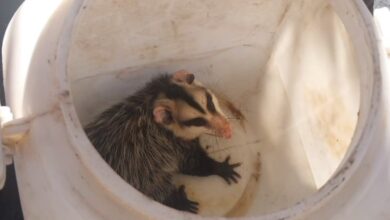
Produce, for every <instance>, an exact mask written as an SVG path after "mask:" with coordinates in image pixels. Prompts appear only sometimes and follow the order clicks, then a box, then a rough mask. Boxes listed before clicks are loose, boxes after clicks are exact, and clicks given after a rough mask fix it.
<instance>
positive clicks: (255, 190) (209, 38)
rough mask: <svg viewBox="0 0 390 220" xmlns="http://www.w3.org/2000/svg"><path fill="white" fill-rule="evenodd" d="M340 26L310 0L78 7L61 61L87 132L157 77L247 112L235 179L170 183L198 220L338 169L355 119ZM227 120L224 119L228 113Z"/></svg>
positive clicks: (347, 48)
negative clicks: (178, 74) (180, 80)
mask: <svg viewBox="0 0 390 220" xmlns="http://www.w3.org/2000/svg"><path fill="white" fill-rule="evenodd" d="M349 37H350V36H349V34H348V33H347V31H346V30H345V28H344V25H343V23H342V22H341V20H340V19H339V17H338V16H337V14H336V13H335V11H334V9H333V8H332V7H331V6H330V5H328V3H327V1H319V0H318V1H317V0H314V1H313V0H294V1H288V0H243V1H235V0H225V1H223V2H221V1H212V0H202V1H197V0H181V1H171V0H160V1H153V0H142V1H141V0H132V1H129V0H93V1H85V3H84V6H83V7H82V8H81V10H80V12H79V15H78V18H77V19H76V23H75V26H74V29H73V33H72V44H71V48H70V53H69V60H68V75H69V77H70V83H71V89H72V96H73V99H74V103H75V107H76V110H77V113H78V116H79V119H80V121H81V123H82V124H86V123H88V122H90V121H91V120H92V119H93V118H94V117H95V116H96V115H97V114H98V113H100V112H102V111H103V110H105V109H106V108H107V107H109V106H110V105H112V104H114V103H116V102H118V101H120V100H121V99H123V98H125V97H127V96H129V95H131V94H132V93H134V92H135V91H137V90H138V89H140V88H142V86H143V85H144V84H145V83H146V82H148V80H150V79H151V78H152V77H153V76H155V75H157V74H160V73H173V72H175V71H177V70H180V69H186V70H188V71H190V72H193V73H194V74H195V76H196V78H197V79H198V80H199V81H201V82H202V83H203V84H204V85H205V86H206V87H208V88H210V89H212V90H213V91H214V92H215V93H217V94H221V95H223V96H224V97H226V98H227V99H229V100H230V101H231V102H232V103H233V104H234V105H235V106H236V107H237V108H238V109H240V111H241V112H242V113H243V114H244V116H245V118H246V120H245V122H244V126H242V125H241V124H240V121H238V120H236V119H235V118H234V116H231V117H230V118H231V123H232V124H233V130H234V135H233V138H232V139H231V140H228V141H226V140H222V139H217V138H210V137H205V138H204V139H202V142H203V143H204V146H206V145H207V146H209V148H207V151H208V152H209V153H210V155H211V156H212V157H215V158H216V159H217V160H223V159H224V158H225V157H226V156H227V155H231V157H232V160H233V162H241V163H242V166H240V167H239V168H238V172H239V173H240V174H241V179H240V181H239V183H238V184H233V185H227V184H226V183H225V182H224V181H223V180H222V179H221V178H219V177H216V176H210V177H203V178H199V177H188V176H177V177H176V178H175V181H176V182H177V183H178V184H180V183H184V184H185V185H186V189H187V193H188V195H189V197H190V198H192V199H193V200H196V201H198V202H199V203H200V214H201V215H204V216H254V215H262V214H266V213H271V212H275V211H277V210H280V209H284V208H288V207H289V206H291V205H293V204H295V203H296V202H298V201H299V200H301V199H303V198H305V197H307V196H309V195H311V194H313V193H314V192H316V191H317V190H318V189H319V188H320V187H322V186H323V185H324V184H325V183H326V182H327V180H328V179H329V178H330V177H331V176H332V174H333V173H334V172H335V170H336V169H337V167H338V166H339V165H340V163H341V162H342V161H343V158H344V156H345V155H346V152H347V150H348V147H349V144H350V142H351V138H352V136H353V133H354V130H355V127H356V123H357V119H358V112H359V98H360V94H359V90H360V88H359V83H360V82H359V75H360V74H361V73H360V72H361V70H359V69H358V67H357V65H356V58H355V50H354V48H353V47H352V44H351V42H350V39H349ZM228 115H229V114H228Z"/></svg>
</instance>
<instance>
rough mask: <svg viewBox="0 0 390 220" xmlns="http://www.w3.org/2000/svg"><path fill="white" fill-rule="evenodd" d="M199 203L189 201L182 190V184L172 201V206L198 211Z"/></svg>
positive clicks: (178, 208) (188, 210)
mask: <svg viewBox="0 0 390 220" xmlns="http://www.w3.org/2000/svg"><path fill="white" fill-rule="evenodd" d="M198 206H199V203H197V202H194V201H191V200H189V199H188V198H187V194H186V192H185V191H184V185H181V186H180V187H179V189H178V191H177V194H176V196H175V200H174V201H173V208H175V209H177V210H181V211H187V212H191V213H195V214H196V213H197V212H198Z"/></svg>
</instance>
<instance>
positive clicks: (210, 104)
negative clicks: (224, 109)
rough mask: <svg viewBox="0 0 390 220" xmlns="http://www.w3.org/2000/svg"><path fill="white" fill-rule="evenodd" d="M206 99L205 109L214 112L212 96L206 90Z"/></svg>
mask: <svg viewBox="0 0 390 220" xmlns="http://www.w3.org/2000/svg"><path fill="white" fill-rule="evenodd" d="M206 100H207V110H209V111H210V112H211V113H216V112H217V110H216V109H215V106H214V103H213V98H212V97H211V95H210V93H208V92H206Z"/></svg>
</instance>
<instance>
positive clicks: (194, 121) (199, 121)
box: [182, 118, 209, 127]
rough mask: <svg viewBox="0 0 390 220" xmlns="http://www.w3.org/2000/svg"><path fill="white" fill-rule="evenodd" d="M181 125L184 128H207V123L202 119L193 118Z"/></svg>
mask: <svg viewBox="0 0 390 220" xmlns="http://www.w3.org/2000/svg"><path fill="white" fill-rule="evenodd" d="M182 124H183V125H184V126H188V127H189V126H196V127H203V126H208V124H209V123H208V122H207V121H206V119H204V118H194V119H190V120H187V121H183V122H182Z"/></svg>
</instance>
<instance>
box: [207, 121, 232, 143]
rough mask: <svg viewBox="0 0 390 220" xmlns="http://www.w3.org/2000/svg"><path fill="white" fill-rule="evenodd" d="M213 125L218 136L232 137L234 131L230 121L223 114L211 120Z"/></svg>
mask: <svg viewBox="0 0 390 220" xmlns="http://www.w3.org/2000/svg"><path fill="white" fill-rule="evenodd" d="M211 126H212V127H213V128H214V130H215V132H216V133H217V135H218V136H221V137H223V138H226V139H230V138H231V137H232V134H233V131H232V128H231V126H230V123H229V122H228V121H227V120H226V119H225V118H224V117H222V116H215V117H214V118H213V119H212V120H211Z"/></svg>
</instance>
